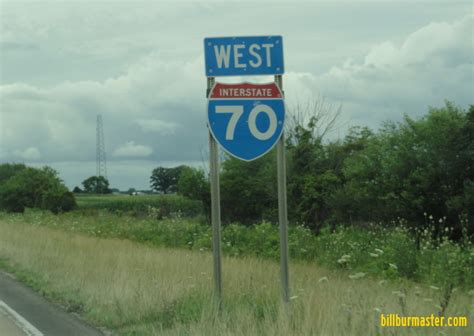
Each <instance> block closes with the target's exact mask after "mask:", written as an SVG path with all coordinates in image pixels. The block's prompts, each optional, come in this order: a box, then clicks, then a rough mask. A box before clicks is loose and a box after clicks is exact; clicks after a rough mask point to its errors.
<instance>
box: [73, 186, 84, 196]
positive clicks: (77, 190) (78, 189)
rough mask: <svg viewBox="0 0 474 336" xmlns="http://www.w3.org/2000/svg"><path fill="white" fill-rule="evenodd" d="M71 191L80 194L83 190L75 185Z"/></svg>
mask: <svg viewBox="0 0 474 336" xmlns="http://www.w3.org/2000/svg"><path fill="white" fill-rule="evenodd" d="M72 192H73V193H75V194H80V193H82V192H83V190H82V189H81V188H79V187H78V186H75V187H74V189H73V190H72Z"/></svg>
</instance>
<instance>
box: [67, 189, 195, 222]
mask: <svg viewBox="0 0 474 336" xmlns="http://www.w3.org/2000/svg"><path fill="white" fill-rule="evenodd" d="M76 200H77V205H78V207H79V209H83V210H86V209H89V210H109V211H111V212H114V213H116V214H128V215H135V216H144V215H147V214H148V213H150V212H151V211H153V209H155V212H156V215H157V216H160V217H169V216H176V215H183V216H197V215H201V214H203V207H202V203H201V202H199V201H195V200H190V199H188V198H185V197H182V196H178V195H138V196H130V195H95V196H90V195H80V194H79V195H76Z"/></svg>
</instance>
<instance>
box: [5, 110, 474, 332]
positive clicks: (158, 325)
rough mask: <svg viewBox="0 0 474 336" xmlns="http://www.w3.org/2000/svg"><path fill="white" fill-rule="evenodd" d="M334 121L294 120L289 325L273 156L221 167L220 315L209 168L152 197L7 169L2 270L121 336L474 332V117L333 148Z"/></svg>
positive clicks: (422, 124)
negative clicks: (381, 320) (387, 325)
mask: <svg viewBox="0 0 474 336" xmlns="http://www.w3.org/2000/svg"><path fill="white" fill-rule="evenodd" d="M330 110H331V107H330V106H329V107H328V106H326V105H325V104H324V102H321V103H317V104H314V105H312V104H309V105H308V106H303V107H301V106H300V107H299V110H298V113H296V114H293V115H294V119H292V120H290V121H289V122H288V123H287V130H286V134H287V154H288V155H287V159H288V173H287V175H288V185H287V187H288V209H289V221H290V227H289V250H290V259H291V261H292V266H291V274H290V276H291V286H292V289H291V290H292V308H291V316H289V317H288V316H285V311H284V310H282V308H281V307H280V301H279V280H278V279H279V276H278V266H277V262H276V261H277V260H278V258H279V233H278V223H277V198H276V197H277V196H276V195H277V192H276V190H277V189H276V188H277V186H276V165H275V160H276V159H275V153H274V152H273V151H272V152H270V153H269V154H268V155H266V156H264V157H262V158H260V159H257V160H255V161H252V162H242V161H239V160H237V159H234V158H230V157H229V158H226V160H224V161H223V163H222V169H221V175H220V179H221V184H220V186H221V212H222V219H223V228H222V249H223V252H224V256H225V258H224V266H223V269H224V291H225V302H226V303H225V309H224V311H223V312H222V314H221V315H220V317H219V318H216V316H217V315H216V310H215V307H214V305H213V301H212V273H211V271H212V270H211V268H210V267H211V265H212V262H211V256H210V251H211V240H212V239H211V237H212V232H211V227H210V223H209V211H210V193H209V189H210V188H209V180H208V176H207V174H206V172H205V171H204V170H202V169H196V168H192V167H186V166H179V167H175V168H164V167H157V168H156V169H154V170H153V171H152V174H151V177H150V185H151V189H152V190H153V191H147V193H148V192H149V193H155V194H153V195H142V193H140V195H139V196H129V195H127V196H125V195H120V196H118V195H110V193H111V192H112V191H113V189H110V188H109V186H108V181H107V180H106V179H104V178H101V177H91V178H89V179H87V180H85V182H86V181H87V182H88V183H83V185H84V190H82V189H80V188H78V187H76V188H75V190H76V191H77V193H76V195H75V196H74V195H73V194H72V193H70V192H69V191H68V190H67V189H66V187H65V186H64V184H63V183H62V181H61V180H60V179H59V177H58V174H57V173H56V172H55V171H54V170H52V169H51V168H48V167H45V168H42V169H36V168H30V167H26V166H25V165H23V164H2V165H0V261H1V262H0V268H4V269H7V270H9V271H11V272H13V273H15V274H17V276H19V277H20V278H21V279H22V280H23V281H26V282H27V283H29V284H30V285H31V286H32V287H34V288H35V289H37V290H39V291H40V292H42V293H43V294H44V295H46V296H47V297H49V298H53V299H57V300H59V301H60V302H62V303H63V304H65V305H66V306H67V307H68V309H69V310H71V311H76V312H79V313H81V314H82V315H84V316H85V317H86V318H87V319H88V320H89V321H92V322H93V323H95V324H96V325H101V326H106V327H107V328H110V329H112V330H116V331H118V332H119V333H120V334H123V335H142V334H145V335H146V334H160V335H162V334H163V335H234V334H236V335H240V334H244V335H311V334H323V335H344V334H347V335H365V334H371V335H375V334H382V335H384V334H386V335H393V334H396V335H403V334H407V335H418V334H420V335H427V334H433V335H434V334H436V335H438V334H439V332H446V334H452V330H448V329H446V330H439V329H423V330H419V329H403V330H402V329H398V330H389V329H383V330H379V328H378V321H377V320H376V319H377V317H378V316H380V313H400V314H401V315H405V316H406V315H430V314H435V315H445V316H454V315H462V316H467V317H468V318H469V320H470V321H471V323H472V321H474V319H473V318H474V317H473V312H474V239H473V237H474V155H473V153H474V106H471V107H470V108H469V109H468V110H463V109H461V108H459V107H457V106H455V105H454V104H453V103H451V102H446V104H445V106H443V107H441V108H430V109H429V111H428V113H427V114H426V115H425V116H423V117H421V118H419V119H417V120H415V119H411V118H408V117H406V118H405V119H404V120H403V121H402V122H399V123H386V124H384V125H383V126H382V127H381V128H380V129H379V130H378V131H373V130H370V129H367V128H358V127H355V128H352V129H351V130H350V131H349V133H348V134H347V136H346V137H345V138H344V139H339V140H335V141H328V140H326V139H325V136H326V135H327V134H328V132H330V131H331V128H332V127H333V126H334V123H335V121H336V119H337V113H338V112H337V111H336V114H335V115H334V116H331V115H330V114H329V112H330ZM328 111H329V112H328ZM338 111H339V110H338ZM89 182H90V183H89ZM130 190H132V189H130ZM105 193H109V195H104V194H105ZM158 193H159V195H158ZM97 194H100V195H97ZM130 194H131V195H138V194H137V193H135V192H131V193H130ZM2 211H4V212H2ZM463 333H464V334H466V335H467V334H469V333H468V332H466V329H462V330H461V329H459V330H456V332H455V334H456V335H458V334H459V335H463Z"/></svg>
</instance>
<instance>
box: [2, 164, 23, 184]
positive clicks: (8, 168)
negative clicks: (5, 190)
mask: <svg viewBox="0 0 474 336" xmlns="http://www.w3.org/2000/svg"><path fill="white" fill-rule="evenodd" d="M25 168H26V166H25V165H24V164H22V163H4V164H2V165H0V185H2V184H3V183H5V182H6V181H7V180H8V179H9V178H10V177H12V176H13V175H15V174H17V173H18V172H20V171H21V170H23V169H25Z"/></svg>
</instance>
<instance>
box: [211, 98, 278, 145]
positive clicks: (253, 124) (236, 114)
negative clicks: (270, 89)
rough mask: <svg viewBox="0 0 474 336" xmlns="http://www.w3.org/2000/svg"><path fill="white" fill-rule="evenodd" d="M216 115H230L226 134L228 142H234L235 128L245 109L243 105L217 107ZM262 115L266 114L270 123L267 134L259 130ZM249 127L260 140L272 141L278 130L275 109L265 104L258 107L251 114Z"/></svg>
mask: <svg viewBox="0 0 474 336" xmlns="http://www.w3.org/2000/svg"><path fill="white" fill-rule="evenodd" d="M216 113H230V114H232V116H231V117H230V120H229V123H228V124H227V130H226V132H225V139H226V140H234V133H235V127H236V126H237V123H238V122H239V119H240V117H241V116H242V114H243V113H244V107H243V106H242V105H216ZM260 113H265V114H266V115H267V117H268V119H269V121H270V123H269V125H268V129H267V130H266V131H265V132H261V131H260V130H259V129H258V128H257V117H258V115H259V114H260ZM248 125H249V130H250V133H251V134H252V135H253V136H254V137H256V138H257V139H258V140H268V139H270V138H271V137H272V136H273V134H275V131H276V129H277V116H276V113H275V111H273V109H272V108H271V107H270V106H268V105H265V104H259V105H256V106H255V107H254V108H253V109H252V110H251V111H250V113H249V117H248Z"/></svg>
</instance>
